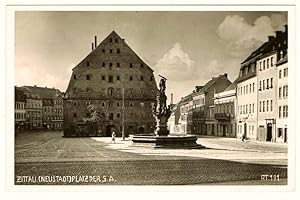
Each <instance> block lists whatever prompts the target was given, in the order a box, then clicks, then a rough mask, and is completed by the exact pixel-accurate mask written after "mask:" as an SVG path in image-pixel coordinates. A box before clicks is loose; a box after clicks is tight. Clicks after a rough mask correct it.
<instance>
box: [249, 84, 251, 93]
mask: <svg viewBox="0 0 300 200" xmlns="http://www.w3.org/2000/svg"><path fill="white" fill-rule="evenodd" d="M249 93H251V84H250V85H249Z"/></svg>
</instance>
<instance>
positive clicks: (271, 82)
mask: <svg viewBox="0 0 300 200" xmlns="http://www.w3.org/2000/svg"><path fill="white" fill-rule="evenodd" d="M270 88H273V77H272V78H271V79H270Z"/></svg>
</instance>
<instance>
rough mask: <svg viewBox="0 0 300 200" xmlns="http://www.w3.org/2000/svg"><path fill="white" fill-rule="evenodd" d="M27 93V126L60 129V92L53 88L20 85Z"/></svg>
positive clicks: (61, 105)
mask: <svg viewBox="0 0 300 200" xmlns="http://www.w3.org/2000/svg"><path fill="white" fill-rule="evenodd" d="M20 88H21V89H22V90H23V91H24V93H25V94H26V95H27V103H26V110H27V122H26V123H27V128H29V129H36V128H45V129H62V128H63V99H62V96H63V94H62V92H60V91H59V90H58V89H55V88H47V87H37V86H22V87H20Z"/></svg>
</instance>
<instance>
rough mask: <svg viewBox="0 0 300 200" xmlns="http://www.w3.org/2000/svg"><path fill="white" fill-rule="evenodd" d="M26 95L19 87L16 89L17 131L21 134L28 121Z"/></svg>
mask: <svg viewBox="0 0 300 200" xmlns="http://www.w3.org/2000/svg"><path fill="white" fill-rule="evenodd" d="M25 105H26V95H25V94H24V92H23V91H22V90H20V89H19V88H18V87H15V131H16V132H19V131H22V130H24V128H25V120H26V109H25Z"/></svg>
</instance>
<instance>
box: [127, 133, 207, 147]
mask: <svg viewBox="0 0 300 200" xmlns="http://www.w3.org/2000/svg"><path fill="white" fill-rule="evenodd" d="M197 139H198V138H197V137H196V136H193V135H168V136H157V135H134V136H132V139H131V140H132V146H134V147H151V148H173V149H174V148H175V149H176V148H179V149H182V148H183V149H189V148H204V146H202V145H200V144H197V142H196V141H197Z"/></svg>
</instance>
